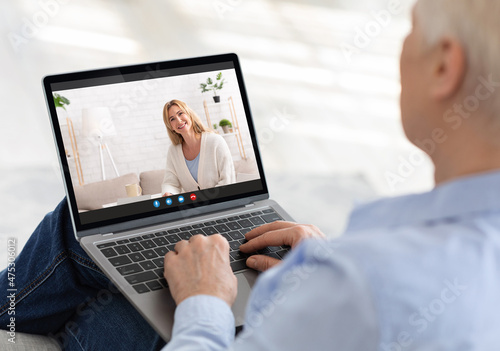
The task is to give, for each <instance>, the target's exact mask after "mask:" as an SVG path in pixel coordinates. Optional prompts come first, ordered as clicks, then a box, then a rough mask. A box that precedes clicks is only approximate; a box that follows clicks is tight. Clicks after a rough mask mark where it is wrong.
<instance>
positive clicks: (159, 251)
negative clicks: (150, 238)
mask: <svg viewBox="0 0 500 351" xmlns="http://www.w3.org/2000/svg"><path fill="white" fill-rule="evenodd" d="M155 251H156V253H157V254H158V256H161V257H163V256H165V255H166V254H167V252H168V249H167V248H166V247H157V248H156V249H155Z"/></svg>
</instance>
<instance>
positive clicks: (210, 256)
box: [164, 234, 238, 306]
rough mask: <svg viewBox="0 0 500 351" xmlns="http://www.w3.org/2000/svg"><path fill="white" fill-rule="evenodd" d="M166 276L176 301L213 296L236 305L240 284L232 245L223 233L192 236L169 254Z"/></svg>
mask: <svg viewBox="0 0 500 351" xmlns="http://www.w3.org/2000/svg"><path fill="white" fill-rule="evenodd" d="M164 276H165V279H167V281H168V285H169V288H170V293H171V294H172V297H173V298H174V300H175V302H176V303H177V305H178V304H180V303H181V302H182V301H184V300H185V299H187V298H188V297H191V296H194V295H202V294H203V295H212V296H217V297H219V298H221V299H222V300H224V301H226V302H227V303H228V304H229V306H232V304H233V303H234V300H235V299H236V292H237V288H238V284H237V281H236V277H235V275H234V274H233V271H232V270H231V266H230V265H229V244H228V242H227V240H226V239H224V238H223V237H222V236H221V235H219V234H215V235H211V236H209V237H205V236H202V235H195V236H192V237H191V238H190V239H189V241H186V240H182V241H179V242H178V243H177V244H176V245H175V252H173V251H170V252H168V253H167V254H166V255H165V272H164Z"/></svg>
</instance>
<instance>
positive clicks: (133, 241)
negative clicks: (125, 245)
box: [130, 236, 142, 243]
mask: <svg viewBox="0 0 500 351" xmlns="http://www.w3.org/2000/svg"><path fill="white" fill-rule="evenodd" d="M141 240H142V238H141V237H140V236H137V237H135V238H130V242H131V243H135V242H137V241H141Z"/></svg>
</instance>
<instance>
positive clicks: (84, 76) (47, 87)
mask: <svg viewBox="0 0 500 351" xmlns="http://www.w3.org/2000/svg"><path fill="white" fill-rule="evenodd" d="M228 62H232V64H233V65H234V70H235V73H236V77H237V80H238V84H239V90H240V93H241V98H242V102H243V108H244V111H245V115H246V116H245V117H246V121H247V124H248V129H249V132H250V139H251V142H252V145H253V150H254V153H255V160H256V163H257V168H258V172H259V175H260V182H261V185H262V189H261V190H256V191H251V192H248V193H245V194H238V195H230V196H226V197H224V198H214V199H208V200H205V201H204V202H203V204H202V205H200V204H199V203H186V204H182V205H179V206H178V207H175V208H169V209H165V208H163V209H162V210H157V209H152V210H151V211H150V212H147V213H139V214H135V215H129V216H127V217H126V218H124V217H118V218H113V219H106V220H102V221H98V222H94V223H87V224H84V223H82V222H81V221H80V214H79V211H78V206H77V203H76V196H75V191H74V188H73V185H74V184H73V181H72V179H71V174H70V167H69V164H68V159H67V157H66V154H65V147H64V142H63V137H62V131H61V128H60V125H59V121H58V115H57V111H56V106H55V104H54V100H53V97H52V96H53V91H56V89H53V86H54V85H56V86H61V85H64V84H71V83H72V82H75V81H86V80H95V79H99V78H101V77H111V76H113V77H114V76H120V75H121V76H124V75H125V76H131V75H134V74H137V75H138V77H145V75H146V74H147V73H148V72H151V68H152V67H154V69H155V70H157V71H167V70H169V69H179V68H183V67H193V66H205V65H211V64H219V63H220V64H223V63H228ZM141 74H142V75H141ZM141 79H146V78H141ZM149 79H154V77H151V78H149ZM135 80H139V79H135ZM130 81H133V80H130ZM42 84H43V90H44V94H45V99H46V104H47V108H48V111H49V115H50V121H51V125H52V131H53V134H54V139H55V142H56V147H57V153H58V158H59V162H60V166H61V171H62V176H63V181H64V186H65V190H66V194H67V199H68V200H69V207H70V212H71V217H72V221H73V225H74V229H75V235H76V236H77V238H79V237H83V236H87V235H93V234H98V233H101V234H102V233H109V232H116V231H122V230H127V229H135V228H138V227H142V226H148V225H155V224H159V223H164V222H169V221H173V220H176V219H181V218H187V217H190V216H193V215H195V214H200V215H201V214H206V213H210V212H213V211H220V210H225V209H230V208H234V207H239V206H245V205H248V204H250V203H252V202H255V201H258V200H263V199H267V198H269V193H268V188H267V182H266V177H265V174H264V169H263V166H262V159H261V156H260V150H259V146H258V143H257V135H256V131H255V126H254V123H253V119H252V115H251V110H250V105H249V102H248V96H247V91H246V88H245V84H244V80H243V74H242V71H241V66H240V63H239V59H238V56H237V55H236V54H234V53H230V54H222V55H214V56H205V57H195V58H187V59H179V60H171V61H160V62H152V63H144V64H138V65H130V66H121V67H112V68H103V69H96V70H89V71H80V72H73V73H64V74H56V75H49V76H46V77H44V78H43V82H42ZM254 182H255V181H254ZM230 186H231V185H229V186H228V187H230Z"/></svg>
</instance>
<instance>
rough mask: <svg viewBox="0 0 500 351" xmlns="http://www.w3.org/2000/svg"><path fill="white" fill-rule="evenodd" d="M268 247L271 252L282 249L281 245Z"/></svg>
mask: <svg viewBox="0 0 500 351" xmlns="http://www.w3.org/2000/svg"><path fill="white" fill-rule="evenodd" d="M268 249H269V251H271V252H276V251H280V250H281V247H280V246H269V247H268Z"/></svg>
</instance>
